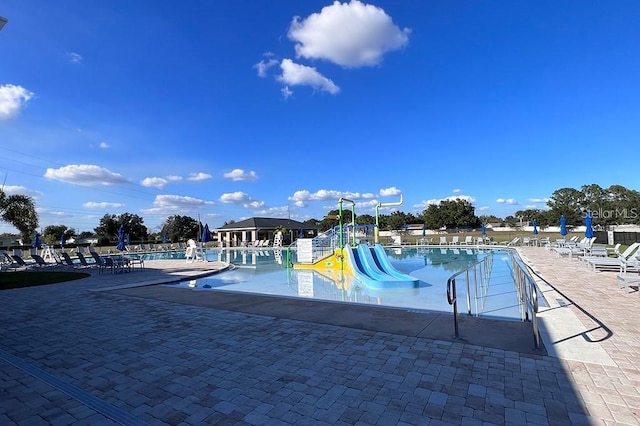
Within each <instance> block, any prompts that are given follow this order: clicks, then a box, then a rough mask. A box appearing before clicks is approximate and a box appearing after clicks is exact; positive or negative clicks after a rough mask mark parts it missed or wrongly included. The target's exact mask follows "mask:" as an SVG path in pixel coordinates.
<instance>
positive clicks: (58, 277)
mask: <svg viewBox="0 0 640 426" xmlns="http://www.w3.org/2000/svg"><path fill="white" fill-rule="evenodd" d="M89 276H91V274H87V273H86V272H52V271H42V272H27V271H18V272H3V273H1V274H0V290H9V289H12V288H27V287H37V286H40V285H47V284H56V283H62V282H66V281H73V280H79V279H81V278H86V277H89Z"/></svg>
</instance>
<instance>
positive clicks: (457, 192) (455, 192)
mask: <svg viewBox="0 0 640 426" xmlns="http://www.w3.org/2000/svg"><path fill="white" fill-rule="evenodd" d="M451 192H453V193H454V194H459V193H460V192H462V190H461V189H460V188H455V189H454V190H453V191H451Z"/></svg>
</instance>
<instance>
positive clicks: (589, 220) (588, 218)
mask: <svg viewBox="0 0 640 426" xmlns="http://www.w3.org/2000/svg"><path fill="white" fill-rule="evenodd" d="M584 225H585V227H586V229H585V231H584V236H585V237H587V238H592V237H593V227H592V225H593V217H592V216H591V213H587V215H586V216H585V218H584Z"/></svg>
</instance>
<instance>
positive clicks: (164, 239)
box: [162, 232, 169, 244]
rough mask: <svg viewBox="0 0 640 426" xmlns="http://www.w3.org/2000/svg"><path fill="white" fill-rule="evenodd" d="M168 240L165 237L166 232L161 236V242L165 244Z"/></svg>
mask: <svg viewBox="0 0 640 426" xmlns="http://www.w3.org/2000/svg"><path fill="white" fill-rule="evenodd" d="M168 242H169V240H168V239H167V233H166V232H165V233H164V236H163V237H162V244H167V243H168Z"/></svg>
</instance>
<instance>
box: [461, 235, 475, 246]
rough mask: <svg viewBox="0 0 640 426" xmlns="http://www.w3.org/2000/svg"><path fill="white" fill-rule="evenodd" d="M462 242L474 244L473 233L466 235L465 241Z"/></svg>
mask: <svg viewBox="0 0 640 426" xmlns="http://www.w3.org/2000/svg"><path fill="white" fill-rule="evenodd" d="M462 244H465V245H472V244H473V237H472V236H471V235H467V236H466V237H464V241H463V242H462Z"/></svg>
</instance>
